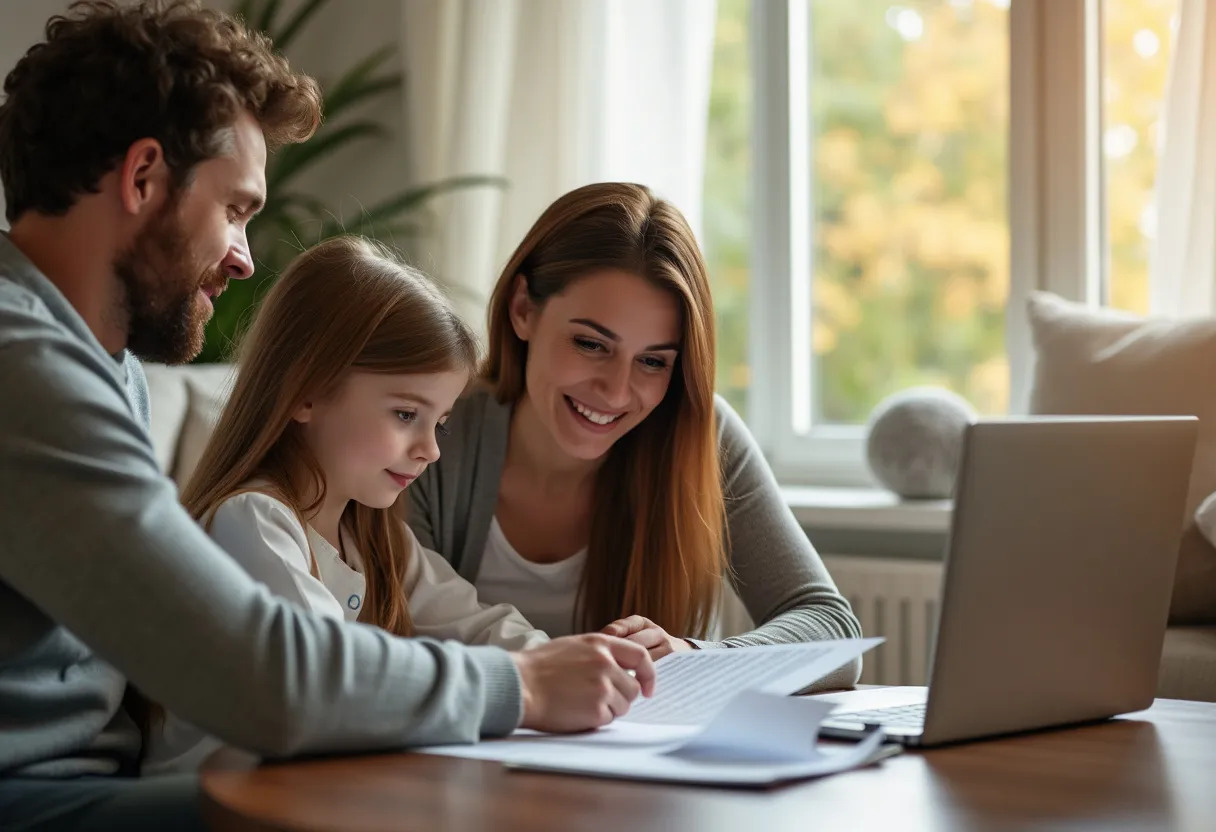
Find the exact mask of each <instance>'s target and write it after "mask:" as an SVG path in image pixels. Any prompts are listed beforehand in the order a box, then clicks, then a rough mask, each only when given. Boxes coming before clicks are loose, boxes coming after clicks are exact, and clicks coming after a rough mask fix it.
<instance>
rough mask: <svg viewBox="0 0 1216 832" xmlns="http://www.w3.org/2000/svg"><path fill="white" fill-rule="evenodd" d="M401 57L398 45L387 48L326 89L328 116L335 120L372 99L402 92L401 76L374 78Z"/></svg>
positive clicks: (326, 111)
mask: <svg viewBox="0 0 1216 832" xmlns="http://www.w3.org/2000/svg"><path fill="white" fill-rule="evenodd" d="M396 54H397V49H396V47H394V46H384V47H382V48H380V49H378V50H376V51H375V52H373V53H372V54H371V55H369V56H368V57H366V58H364V59H363V60H362V61H360V62H359V63H357V64H356V65H355V66H353V67H351V68H350V69H349V70H347V72H346V74H345V75H343V76H342V77H341V78H339V79H338V80H337V81H336V82H335V83H333V84H331V85H330V86H329V88H328V89H326V90H325V117H326V118H329V119H332V118H334V117H335V116H337V115H338V113H340V112H342V111H344V110H347V109H349V108H350V107H351V106H352V105H354V104H356V103H358V102H359V101H362V100H364V99H366V98H368V97H370V96H373V95H378V94H380V93H382V92H387V91H389V90H393V89H398V88H400V86H401V81H402V76H401V73H393V74H391V75H382V76H380V77H378V78H377V77H374V76H375V73H376V71H377V70H379V69H380V68H381V67H382V66H383V65H384V63H385V62H386V61H388V60H389V59H390V58H392V57H394V56H395V55H396Z"/></svg>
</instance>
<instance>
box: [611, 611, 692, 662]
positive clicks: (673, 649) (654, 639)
mask: <svg viewBox="0 0 1216 832" xmlns="http://www.w3.org/2000/svg"><path fill="white" fill-rule="evenodd" d="M601 632H602V633H604V634H605V635H609V636H616V637H617V638H623V639H627V640H629V641H632V642H633V643H634V644H640V645H642V646H643V647H645V648H646V649H647V650H648V651H649V652H650V658H652V659H653V660H655V661H658V660H659V659H661V658H663V657H664V656H666V655H667V654H668V653H680V652H682V651H684V650H695V649H696V648H695V647H693V646H692V645H691V644H689V643H688V642H687V641H685V640H684V639H682V638H676V637H675V636H670V635H668V634H667V631H666V630H664V629H663V628H662V627H660V626H659V625H658V624H655V623H654V622H653V621H651V620H650V619H649V618H643V617H642V616H640V615H631V616H629V617H628V618H619V619H617V620H616V621H613V622H612V623H611V624H609V625H608V626H607V627H605V628H604V629H603V630H601Z"/></svg>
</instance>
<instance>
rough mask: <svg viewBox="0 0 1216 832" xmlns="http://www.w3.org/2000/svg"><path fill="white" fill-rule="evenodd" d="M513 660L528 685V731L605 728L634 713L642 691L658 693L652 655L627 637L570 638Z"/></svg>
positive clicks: (595, 635) (525, 686)
mask: <svg viewBox="0 0 1216 832" xmlns="http://www.w3.org/2000/svg"><path fill="white" fill-rule="evenodd" d="M511 657H512V658H513V659H514V660H515V666H516V667H518V668H519V676H520V679H521V681H522V684H523V698H524V719H523V722H522V723H521V726H522V727H524V728H533V729H535V730H537V731H551V732H555V733H562V732H572V731H586V730H589V729H592V728H599V727H600V726H603V725H607V724H608V723H610V722H612V720H614V719H616V718H617V717H618V716H624V715H625V714H626V713H628V711H629V705H630V703H632V702H633V700H634V699H636V698H637V695H638V694H639V693H641V694H643V695H644V696H650V695H652V694H653V693H654V663H653V662H652V661H651V660H650V655H649V653H647V651H646V649H645V648H643V647H641V646H640V645H637V644H634V643H633V642H629V641H625V640H623V639H619V638H611V637H609V636H606V635H601V634H599V633H588V634H587V635H581V636H566V637H564V638H558V639H554V640H553V641H551V642H549V643H548V644H544V645H541V646H540V647H536V648H533V649H531V650H526V651H524V652H522V653H512V654H511ZM631 671H632V672H631Z"/></svg>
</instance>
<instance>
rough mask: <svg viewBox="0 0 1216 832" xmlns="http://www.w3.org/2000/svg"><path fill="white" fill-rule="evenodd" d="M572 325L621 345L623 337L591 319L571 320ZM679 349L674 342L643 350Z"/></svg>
mask: <svg viewBox="0 0 1216 832" xmlns="http://www.w3.org/2000/svg"><path fill="white" fill-rule="evenodd" d="M570 323H572V324H581V325H582V326H586V327H590V328H591V329H594V330H595V331H596V332H598V333H599V334H600V335H603V336H604V337H605V338H607V339H608V340H609V341H613V342H617V343H619V342H620V340H621V336H619V335H617V334H616V333H615V332H613V331H612V330H611V329H609V328H608V327H606V326H604V325H603V324H598V323H596V322H595V321H593V320H591V319H590V318H571V319H570ZM679 349H680V345H679V344H677V343H674V342H672V343H667V344H654V345H653V346H649V347H647V348H646V349H645V350H643V352H663V351H664V350H672V351H678V350H679Z"/></svg>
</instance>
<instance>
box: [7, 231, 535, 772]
mask: <svg viewBox="0 0 1216 832" xmlns="http://www.w3.org/2000/svg"><path fill="white" fill-rule="evenodd" d="M147 417H148V413H147V386H146V381H145V380H144V376H143V372H142V371H141V370H140V368H139V364H138V362H137V361H135V360H134V359H133V358H131V357H129V356H128V355H127V354H125V353H124V354H122V355H120V356H118V357H117V358H116V357H115V356H112V355H110V354H108V353H107V352H106V351H105V350H104V349H103V348H102V346H101V344H100V343H99V342H98V340H97V339H96V338H95V337H94V335H93V334H92V332H91V331H90V330H89V329H88V327H87V326H86V325H85V322H84V320H83V319H82V318H81V317H80V316H79V315H78V314H77V313H76V311H75V309H74V308H73V307H72V306H71V305H70V304H69V303H68V301H67V300H66V299H65V298H64V296H63V295H62V294H61V293H60V292H59V291H58V290H57V289H56V288H55V286H54V284H52V283H51V282H50V281H49V280H48V279H47V278H46V277H45V276H44V275H42V274H41V273H40V272H39V271H38V270H37V269H36V268H35V267H34V265H33V264H32V263H31V262H30V261H29V260H28V259H27V258H26V257H25V256H24V255H22V253H21V252H20V251H19V250H18V249H17V248H16V246H15V245H13V244H12V242H11V241H10V240H9V239H8V237H7V236H5V235H3V234H0V776H14V775H21V776H43V777H67V776H75V775H81V774H115V773H128V772H133V771H134V768H135V762H136V760H137V757H138V754H139V749H140V738H139V734H138V731H137V730H136V727H135V725H134V723H133V722H132V721H131V719H130V718H129V717H128V716H127V714H126V713H125V712H124V711H123V710H122V708H121V702H122V698H123V693H124V691H125V689H126V685H127V680H128V679H130V680H131V681H132V682H133V683H135V684H136V685H138V686H139V687H140V688H141V689H142V690H143V692H144V693H146V694H147V695H148V696H150V697H151V698H153V699H154V700H156V701H158V702H160V703H162V704H164V705H165V706H166V707H168V708H169V709H170V710H172V711H174V712H175V713H176V714H178V715H179V716H181V717H183V718H185V719H187V720H189V721H190V722H192V723H194V724H195V725H198V726H199V727H200V728H202V729H203V730H205V731H207V732H208V733H211V734H214V735H216V736H218V737H220V738H221V739H223V740H225V741H226V742H228V743H231V744H233V745H236V746H239V747H243V748H247V749H250V750H253V751H256V752H260V753H264V754H271V755H287V754H293V753H299V752H338V751H354V750H371V749H384V748H393V747H402V746H406V745H411V744H420V743H437V742H460V741H473V740H476V739H477V738H478V736H479V735H499V734H505V733H508V732H510V731H511V730H512V729H514V728H515V727H516V725H517V724H518V722H519V720H520V715H521V710H522V702H521V695H520V686H519V684H520V683H519V676H518V674H517V672H516V670H515V666H514V664H513V662H512V661H511V658H510V656H509V655H508V654H507V653H506V652H504V651H503V650H500V649H498V648H495V647H465V646H463V645H459V644H455V643H450V642H443V643H441V642H437V641H433V640H428V639H399V638H394V637H391V636H389V635H387V634H386V633H384V632H382V631H380V630H377V629H374V628H372V627H368V626H363V625H359V624H346V623H344V622H340V621H335V620H331V619H328V618H325V617H322V616H319V615H313V614H310V613H308V612H306V611H304V610H301V609H299V608H297V607H295V606H293V605H291V604H290V603H288V602H286V601H284V600H282V599H279V598H275V597H273V596H272V595H271V594H270V593H269V592H268V591H267V590H266V589H265V588H264V587H262V586H261V585H260V584H257V583H255V582H254V581H253V580H252V579H251V578H250V577H249V576H248V575H247V574H246V573H245V572H243V571H242V570H241V568H240V567H239V566H238V565H237V564H236V563H235V562H234V561H233V560H232V559H231V558H229V557H228V556H227V555H226V554H225V553H224V552H223V550H221V549H219V548H218V547H217V546H216V545H215V544H214V543H213V542H212V541H211V540H210V538H208V537H207V535H206V534H204V533H203V532H202V531H201V530H200V529H199V527H198V526H197V525H196V524H195V523H194V521H193V520H192V519H191V518H190V516H189V515H188V514H187V513H186V512H185V511H184V510H183V509H182V507H181V505H180V504H179V503H178V499H177V491H176V489H175V487H174V485H173V483H172V481H170V480H169V479H168V478H166V477H165V476H163V475H162V474H161V473H160V471H159V470H158V469H157V466H156V461H155V459H154V457H153V452H152V445H151V442H150V440H149V438H148V433H147V427H146V426H147Z"/></svg>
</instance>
